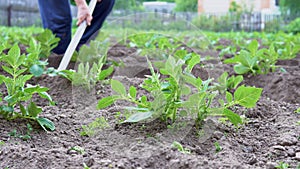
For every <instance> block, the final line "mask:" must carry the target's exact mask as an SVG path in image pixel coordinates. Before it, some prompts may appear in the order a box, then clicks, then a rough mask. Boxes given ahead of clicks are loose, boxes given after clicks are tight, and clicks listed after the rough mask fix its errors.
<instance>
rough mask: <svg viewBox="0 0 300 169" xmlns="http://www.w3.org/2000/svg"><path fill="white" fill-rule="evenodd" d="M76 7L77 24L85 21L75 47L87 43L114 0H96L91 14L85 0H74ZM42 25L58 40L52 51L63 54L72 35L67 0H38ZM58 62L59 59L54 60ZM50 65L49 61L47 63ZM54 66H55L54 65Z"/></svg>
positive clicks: (70, 16) (98, 27)
mask: <svg viewBox="0 0 300 169" xmlns="http://www.w3.org/2000/svg"><path fill="white" fill-rule="evenodd" d="M75 3H76V6H77V8H78V12H77V19H78V21H77V26H79V25H80V24H81V23H82V22H83V21H86V22H87V25H88V27H87V28H86V30H85V32H84V34H83V36H82V38H81V39H80V41H79V44H78V46H77V49H79V47H80V46H82V45H83V44H86V43H88V41H89V39H90V38H91V37H92V36H93V35H94V34H95V33H97V32H98V30H99V29H100V28H101V27H102V25H103V22H104V21H105V19H106V17H107V16H108V14H109V13H110V12H111V10H112V8H113V6H114V3H115V0H98V2H97V4H96V7H95V9H94V12H93V14H90V12H89V9H88V5H87V2H86V0H75ZM38 4H39V9H40V15H41V18H42V23H43V27H44V28H47V29H50V30H51V31H52V32H53V33H54V34H55V35H56V36H57V37H59V38H60V41H59V43H58V45H57V47H55V48H54V49H53V50H52V52H53V53H55V54H57V55H63V54H64V53H65V51H66V50H67V48H68V45H69V43H70V41H71V36H72V15H71V8H70V1H69V0H38ZM56 62H59V61H56ZM49 65H50V63H49ZM54 67H55V66H54Z"/></svg>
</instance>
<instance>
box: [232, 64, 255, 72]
mask: <svg viewBox="0 0 300 169" xmlns="http://www.w3.org/2000/svg"><path fill="white" fill-rule="evenodd" d="M233 69H234V71H235V72H236V73H237V74H245V73H248V72H249V71H250V70H251V69H250V68H249V67H246V66H244V65H242V64H237V65H234V67H233Z"/></svg>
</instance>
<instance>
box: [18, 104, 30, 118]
mask: <svg viewBox="0 0 300 169" xmlns="http://www.w3.org/2000/svg"><path fill="white" fill-rule="evenodd" d="M20 110H21V113H22V115H23V116H28V111H27V110H26V109H25V107H24V106H23V105H22V104H20Z"/></svg>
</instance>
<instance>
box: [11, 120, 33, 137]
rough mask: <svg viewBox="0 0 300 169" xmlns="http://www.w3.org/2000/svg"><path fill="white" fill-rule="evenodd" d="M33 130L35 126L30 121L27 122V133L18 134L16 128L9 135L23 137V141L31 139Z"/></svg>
mask: <svg viewBox="0 0 300 169" xmlns="http://www.w3.org/2000/svg"><path fill="white" fill-rule="evenodd" d="M32 131H33V128H32V126H31V125H30V124H29V123H28V124H27V131H26V134H24V135H23V134H18V133H17V130H16V129H14V130H13V131H11V132H9V133H8V135H9V136H11V137H16V138H20V139H22V140H23V141H27V140H29V139H31V136H30V135H31V133H32Z"/></svg>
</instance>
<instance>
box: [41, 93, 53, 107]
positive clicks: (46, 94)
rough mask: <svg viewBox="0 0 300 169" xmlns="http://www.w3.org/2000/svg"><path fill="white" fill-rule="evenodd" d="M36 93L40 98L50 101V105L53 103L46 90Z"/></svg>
mask: <svg viewBox="0 0 300 169" xmlns="http://www.w3.org/2000/svg"><path fill="white" fill-rule="evenodd" d="M38 94H39V95H40V96H41V98H44V99H47V100H48V101H49V102H50V105H52V106H54V105H55V102H54V101H53V100H52V98H51V96H50V95H49V94H48V93H47V92H39V93H38Z"/></svg>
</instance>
